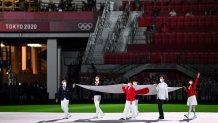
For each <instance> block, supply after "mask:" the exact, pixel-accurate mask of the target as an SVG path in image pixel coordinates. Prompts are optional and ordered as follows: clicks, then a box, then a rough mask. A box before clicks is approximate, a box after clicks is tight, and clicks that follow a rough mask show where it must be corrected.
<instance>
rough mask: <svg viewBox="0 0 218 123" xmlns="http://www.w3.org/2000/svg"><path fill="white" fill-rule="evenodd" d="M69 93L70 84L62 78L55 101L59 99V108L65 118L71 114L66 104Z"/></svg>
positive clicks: (70, 92) (70, 91) (69, 96)
mask: <svg viewBox="0 0 218 123" xmlns="http://www.w3.org/2000/svg"><path fill="white" fill-rule="evenodd" d="M71 94H72V89H71V86H70V85H68V84H67V81H66V80H63V81H62V82H61V86H60V88H59V91H58V98H57V99H56V102H58V100H60V101H61V109H62V110H63V112H64V115H65V117H64V118H66V119H68V118H70V117H71V115H70V114H69V112H68V105H69V100H70V99H71Z"/></svg>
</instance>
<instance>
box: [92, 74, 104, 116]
mask: <svg viewBox="0 0 218 123" xmlns="http://www.w3.org/2000/svg"><path fill="white" fill-rule="evenodd" d="M99 85H102V84H101V83H100V77H99V76H95V83H94V86H99ZM93 95H94V104H95V108H96V114H95V116H94V117H93V118H99V117H100V118H103V117H104V113H103V111H102V110H101V108H100V106H99V105H100V101H101V93H100V92H97V91H94V92H93Z"/></svg>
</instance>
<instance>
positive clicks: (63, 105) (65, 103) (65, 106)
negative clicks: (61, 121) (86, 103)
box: [61, 98, 69, 117]
mask: <svg viewBox="0 0 218 123" xmlns="http://www.w3.org/2000/svg"><path fill="white" fill-rule="evenodd" d="M68 105H69V100H67V99H66V98H64V100H61V109H62V110H63V112H64V114H65V117H68Z"/></svg>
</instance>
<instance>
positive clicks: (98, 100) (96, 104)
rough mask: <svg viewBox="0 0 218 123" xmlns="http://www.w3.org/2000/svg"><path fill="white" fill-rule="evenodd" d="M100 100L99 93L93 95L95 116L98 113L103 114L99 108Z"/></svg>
mask: <svg viewBox="0 0 218 123" xmlns="http://www.w3.org/2000/svg"><path fill="white" fill-rule="evenodd" d="M100 101H101V95H95V96H94V103H95V108H96V114H95V115H96V117H98V115H99V114H100V116H102V115H103V111H102V110H101V108H100V106H99V105H100Z"/></svg>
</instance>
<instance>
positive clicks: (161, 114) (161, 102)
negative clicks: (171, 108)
mask: <svg viewBox="0 0 218 123" xmlns="http://www.w3.org/2000/svg"><path fill="white" fill-rule="evenodd" d="M157 103H158V111H159V117H160V118H164V113H163V104H164V100H160V99H158V100H157Z"/></svg>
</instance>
